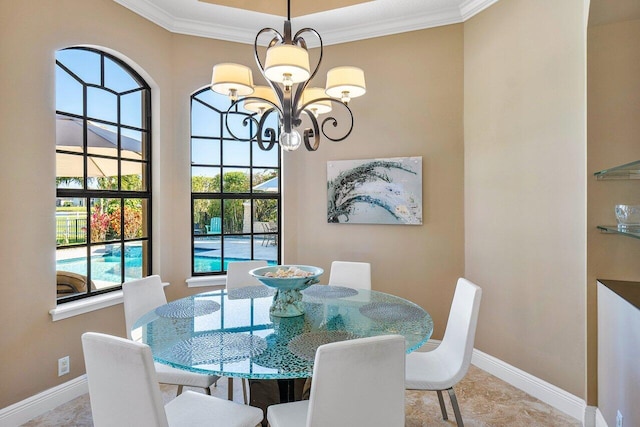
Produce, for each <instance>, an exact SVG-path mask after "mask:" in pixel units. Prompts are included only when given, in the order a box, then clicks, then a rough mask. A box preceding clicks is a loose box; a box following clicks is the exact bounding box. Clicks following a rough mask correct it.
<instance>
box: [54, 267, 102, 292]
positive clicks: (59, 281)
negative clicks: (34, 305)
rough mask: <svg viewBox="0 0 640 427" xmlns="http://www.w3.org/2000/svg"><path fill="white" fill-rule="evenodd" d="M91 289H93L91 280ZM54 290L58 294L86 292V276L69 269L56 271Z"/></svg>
mask: <svg viewBox="0 0 640 427" xmlns="http://www.w3.org/2000/svg"><path fill="white" fill-rule="evenodd" d="M91 289H95V284H94V283H93V281H91ZM56 290H57V291H56V292H57V294H58V296H61V295H71V294H79V293H81V292H87V276H85V275H83V274H78V273H73V272H71V271H60V270H59V271H56Z"/></svg>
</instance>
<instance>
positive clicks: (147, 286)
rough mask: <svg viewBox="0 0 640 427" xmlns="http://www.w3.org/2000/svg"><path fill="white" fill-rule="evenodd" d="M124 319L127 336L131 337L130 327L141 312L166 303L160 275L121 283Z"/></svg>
mask: <svg viewBox="0 0 640 427" xmlns="http://www.w3.org/2000/svg"><path fill="white" fill-rule="evenodd" d="M122 296H123V300H124V321H125V324H126V327H127V337H128V338H129V339H131V328H132V327H133V324H134V323H135V321H136V320H138V319H139V318H140V316H142V315H143V314H145V313H147V312H149V311H151V310H153V309H154V308H156V307H159V306H161V305H163V304H166V303H167V297H166V296H165V294H164V288H163V286H162V280H161V279H160V276H158V275H153V276H147V277H144V278H142V279H138V280H132V281H130V282H125V283H123V284H122Z"/></svg>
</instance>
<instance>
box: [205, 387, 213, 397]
mask: <svg viewBox="0 0 640 427" xmlns="http://www.w3.org/2000/svg"><path fill="white" fill-rule="evenodd" d="M204 392H205V393H207V394H208V395H209V396H211V387H205V388H204Z"/></svg>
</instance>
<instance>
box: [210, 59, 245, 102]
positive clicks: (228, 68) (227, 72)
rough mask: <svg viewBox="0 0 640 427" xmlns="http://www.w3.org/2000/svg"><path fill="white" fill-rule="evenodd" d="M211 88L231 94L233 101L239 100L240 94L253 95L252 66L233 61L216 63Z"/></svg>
mask: <svg viewBox="0 0 640 427" xmlns="http://www.w3.org/2000/svg"><path fill="white" fill-rule="evenodd" d="M211 89H213V91H214V92H218V93H222V94H225V95H229V98H231V99H232V100H233V101H235V100H237V99H238V96H246V95H251V94H252V93H253V90H254V89H253V75H252V73H251V68H249V67H246V66H244V65H240V64H231V63H224V64H217V65H214V66H213V74H212V76H211Z"/></svg>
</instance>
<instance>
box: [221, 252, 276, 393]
mask: <svg viewBox="0 0 640 427" xmlns="http://www.w3.org/2000/svg"><path fill="white" fill-rule="evenodd" d="M266 266H267V261H265V260H253V261H233V262H230V263H228V264H227V285H226V288H227V291H229V290H230V289H238V288H244V287H246V286H258V285H260V286H264V285H263V284H262V283H261V282H260V281H259V280H258V279H256V278H255V277H253V276H252V275H250V274H249V271H251V270H253V269H254V268H260V267H266ZM229 387H233V380H232V379H231V378H229ZM247 389H248V387H247V380H246V378H243V379H242V397H243V398H244V403H245V404H246V403H248V401H249V397H248V396H247Z"/></svg>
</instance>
